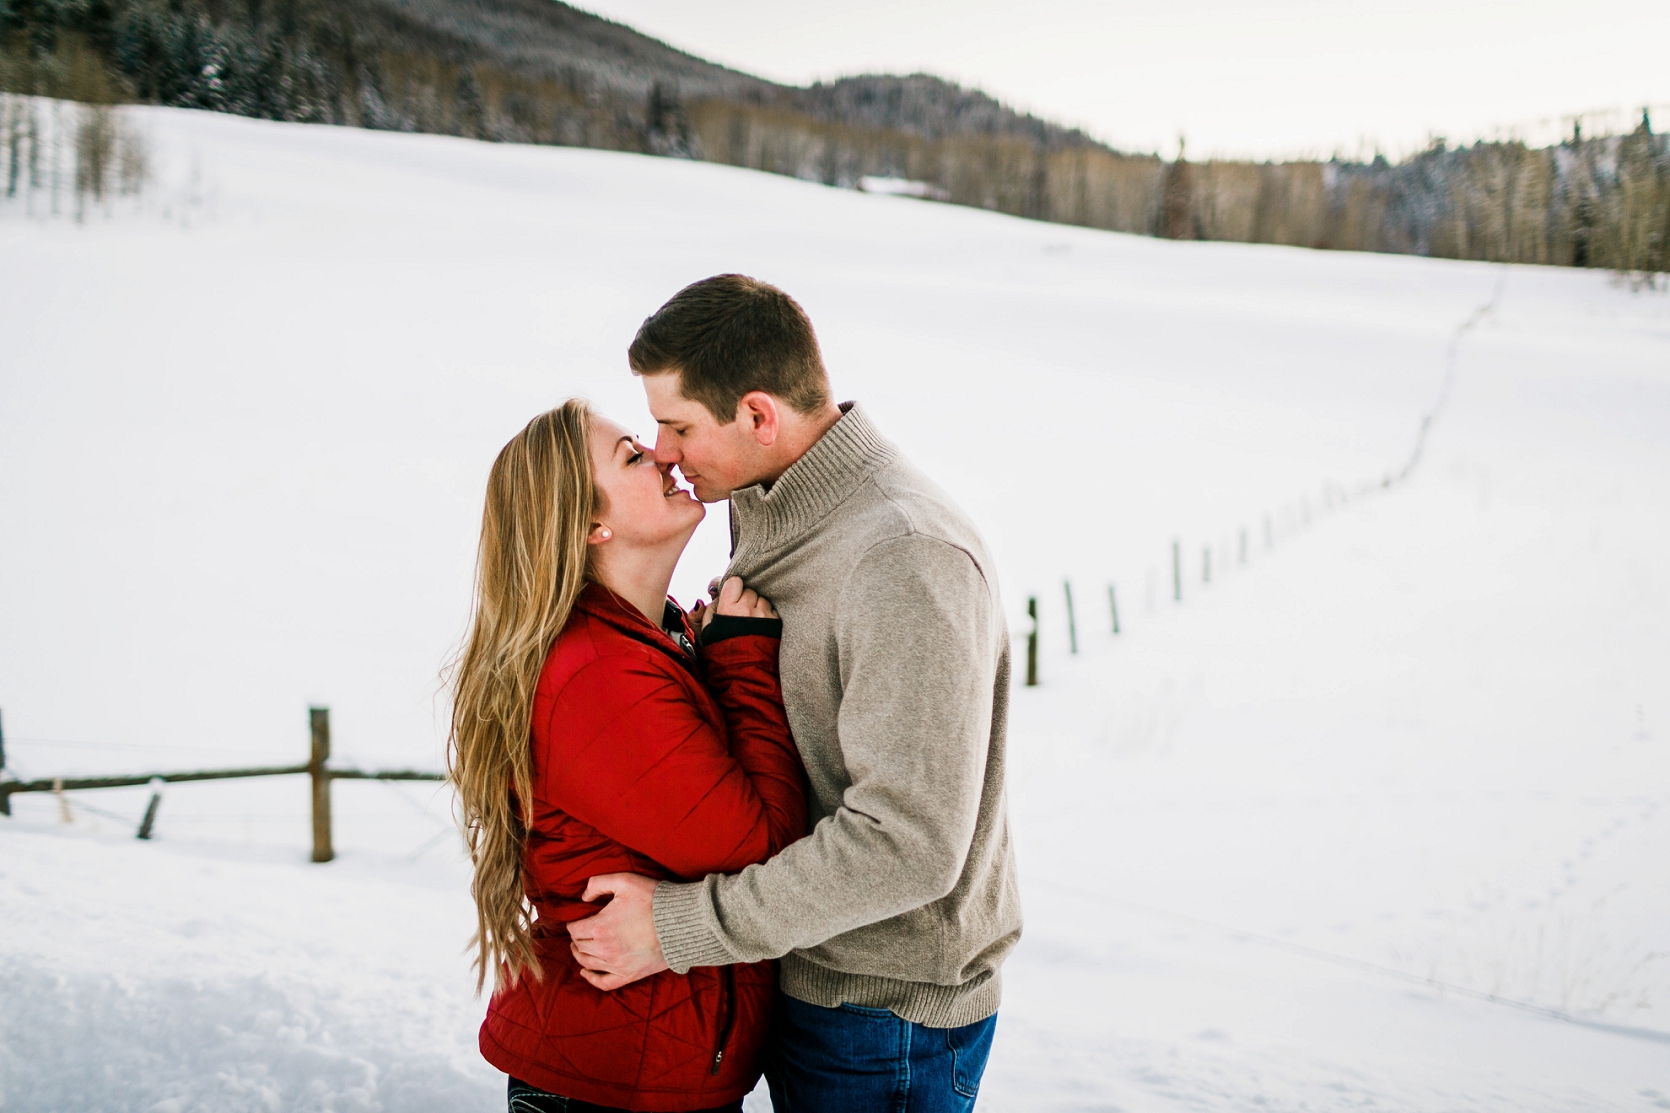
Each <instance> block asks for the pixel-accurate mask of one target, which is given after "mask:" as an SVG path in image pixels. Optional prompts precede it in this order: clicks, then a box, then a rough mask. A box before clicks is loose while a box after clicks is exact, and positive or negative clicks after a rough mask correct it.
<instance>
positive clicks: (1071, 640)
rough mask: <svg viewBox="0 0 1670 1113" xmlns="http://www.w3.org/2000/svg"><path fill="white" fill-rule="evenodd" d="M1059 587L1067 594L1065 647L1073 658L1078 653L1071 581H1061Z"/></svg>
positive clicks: (1077, 627) (1077, 631) (1077, 629)
mask: <svg viewBox="0 0 1670 1113" xmlns="http://www.w3.org/2000/svg"><path fill="white" fill-rule="evenodd" d="M1061 586H1062V588H1063V589H1064V590H1065V591H1066V592H1067V647H1068V648H1069V649H1070V650H1072V652H1073V656H1075V657H1077V656H1078V652H1079V623H1078V619H1077V618H1076V617H1075V616H1074V614H1073V581H1072V580H1062V581H1061Z"/></svg>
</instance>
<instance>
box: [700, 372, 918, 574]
mask: <svg viewBox="0 0 1670 1113" xmlns="http://www.w3.org/2000/svg"><path fill="white" fill-rule="evenodd" d="M898 455H899V450H898V449H897V448H895V447H894V446H893V444H892V442H891V441H889V440H887V438H885V437H883V436H882V435H881V433H880V432H878V431H877V430H876V427H875V426H874V425H872V424H870V419H869V417H868V416H867V415H866V414H865V413H864V411H863V410H862V409H861V408H859V405H858V403H857V402H842V403H841V419H840V420H839V421H837V422H836V423H835V424H834V425H832V426H830V427H829V431H828V432H826V433H825V434H824V435H823V436H822V437H819V438H818V441H817V443H816V444H814V445H812V447H811V448H809V449H807V450H806V454H805V455H804V456H802V457H801V458H800V459H798V460H796V461H795V462H794V463H793V464H791V465H789V470H788V471H785V472H784V473H783V474H782V476H781V477H780V478H779V479H778V480H777V482H775V483H773V484H772V485H771V486H770V487H769V488H767V487H766V486H765V485H764V484H756V485H754V486H752V487H744V488H742V489H741V490H740V491H734V492H732V494H731V521H732V525H733V530H734V534H735V539H736V541H737V543H738V544H737V548H739V549H741V548H748V549H755V550H759V549H770V548H773V547H775V546H776V545H778V544H781V543H782V542H785V541H790V540H793V539H794V538H795V537H798V536H800V535H801V534H803V533H805V532H806V531H807V530H809V529H811V528H812V527H813V526H815V525H817V524H818V522H820V521H822V520H823V519H824V518H825V517H826V516H827V515H828V514H829V512H830V511H832V510H834V509H835V508H836V507H837V506H839V505H840V504H841V503H842V502H844V501H845V500H846V497H847V496H848V495H850V494H852V492H853V491H854V490H856V489H857V488H858V486H859V485H860V484H862V483H863V482H864V481H865V480H866V479H868V478H869V477H870V476H871V475H872V474H874V473H875V472H876V471H877V470H879V469H880V468H882V467H884V466H885V465H887V464H889V463H891V462H892V461H893V460H894V459H896V458H897V457H898Z"/></svg>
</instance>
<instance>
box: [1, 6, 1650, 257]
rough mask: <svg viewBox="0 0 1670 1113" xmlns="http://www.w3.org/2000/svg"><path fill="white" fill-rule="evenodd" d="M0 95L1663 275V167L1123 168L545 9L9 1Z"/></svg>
mask: <svg viewBox="0 0 1670 1113" xmlns="http://www.w3.org/2000/svg"><path fill="white" fill-rule="evenodd" d="M0 89H4V90H9V91H12V92H20V93H30V94H35V95H44V96H53V97H61V98H66V99H71V100H78V101H82V102H85V103H92V104H110V103H120V102H142V103H153V104H164V105H173V106H179V107H187V108H202V109H210V110H213V111H219V112H229V113H235V114H238V115H244V116H254V117H260V118H264V119H274V120H290V121H298V122H312V123H330V124H343V125H350V126H358V127H368V128H379V129H389V130H400V131H422V132H435V133H441V134H450V135H463V136H470V137H475V138H480V139H488V140H499V141H506V142H524V143H546V144H559V145H565V146H582V147H596V148H603V149H608V150H620V151H634V152H641V153H646V154H656V155H670V156H677V157H688V158H697V159H705V160H709V161H714V162H722V163H728V164H731V165H735V166H743V167H748V168H751V169H756V170H764V171H768V172H772V173H778V174H788V175H792V176H795V177H798V178H803V179H807V180H811V181H819V182H824V183H826V184H829V185H834V186H845V187H851V186H854V185H856V184H857V183H858V181H859V180H860V179H861V178H864V177H866V176H885V177H899V178H907V179H910V180H912V181H917V182H922V183H926V184H928V185H929V186H931V187H932V191H931V192H932V195H933V196H936V197H940V198H944V199H947V200H949V201H951V202H952V203H956V204H964V205H973V206H977V207H981V208H986V209H992V210H995V211H998V212H1004V213H1010V214H1013V215H1016V216H1023V217H1030V218H1034V219H1038V220H1046V221H1055V222H1059V223H1065V224H1077V225H1083V226H1087V227H1093V228H1105V229H1111V230H1116V231H1122V232H1133V233H1139V234H1145V235H1156V236H1166V237H1171V238H1176V239H1205V240H1230V241H1237V242H1249V243H1275V244H1290V245H1295V246H1303V247H1315V248H1335V249H1347V250H1363V251H1382V252H1396V253H1405V254H1417V255H1432V256H1439V257H1445V258H1457V259H1484V260H1491V261H1500V262H1521V263H1548V264H1560V265H1568V266H1593V267H1609V268H1614V269H1618V270H1628V271H1645V272H1654V271H1667V270H1670V145H1667V142H1666V137H1665V136H1663V135H1659V134H1656V133H1655V132H1654V131H1653V130H1652V123H1651V120H1650V118H1649V117H1648V116H1647V115H1646V114H1645V113H1643V116H1642V119H1641V122H1640V124H1639V126H1638V127H1636V128H1635V129H1634V130H1633V131H1631V132H1630V133H1628V134H1625V135H1615V136H1602V137H1583V136H1581V135H1580V134H1573V135H1572V136H1571V137H1570V138H1569V139H1568V140H1566V141H1564V142H1561V143H1559V144H1556V145H1554V146H1550V147H1544V148H1532V147H1529V146H1527V145H1525V144H1523V143H1519V142H1488V143H1484V142H1481V143H1476V144H1473V145H1471V146H1462V147H1449V146H1446V145H1445V144H1443V143H1442V142H1437V143H1434V144H1433V145H1432V147H1431V148H1430V149H1428V150H1426V151H1423V152H1421V153H1419V154H1417V155H1415V156H1413V157H1411V158H1407V159H1403V160H1401V161H1398V162H1391V161H1389V160H1386V159H1384V158H1376V159H1374V160H1372V161H1347V160H1339V159H1335V160H1330V161H1321V160H1298V161H1287V162H1265V163H1257V162H1248V161H1231V160H1207V161H1202V162H1194V163H1191V162H1188V161H1186V160H1185V159H1184V158H1183V157H1182V155H1181V153H1179V156H1178V157H1177V158H1176V159H1172V160H1169V161H1168V160H1164V159H1161V158H1160V157H1158V156H1156V155H1148V154H1135V153H1126V152H1121V151H1117V150H1114V149H1112V148H1110V147H1108V146H1106V145H1104V144H1101V143H1098V142H1095V141H1093V140H1092V139H1090V138H1089V137H1087V136H1085V135H1084V134H1083V133H1082V132H1080V131H1077V130H1073V129H1067V128H1063V127H1060V126H1058V125H1055V124H1052V123H1050V122H1048V121H1045V120H1041V119H1038V118H1037V117H1033V116H1030V115H1025V114H1022V113H1017V112H1014V111H1012V110H1010V109H1008V108H1007V107H1005V106H1004V105H1002V104H1000V103H999V102H997V101H996V100H994V99H993V98H991V97H988V96H986V95H985V94H983V93H980V92H978V91H974V90H967V89H962V88H960V87H958V86H956V85H954V84H951V83H949V82H945V81H941V80H939V79H937V78H933V77H928V76H925V75H911V76H907V77H895V76H886V75H866V76H861V77H853V78H846V79H842V80H840V81H835V82H830V83H820V84H817V85H813V86H811V87H809V88H796V87H791V86H783V85H776V84H773V83H771V82H767V81H764V80H761V79H759V78H756V77H752V76H750V75H747V74H742V73H738V72H736V71H733V70H728V69H725V68H723V67H720V66H716V65H713V64H712V63H709V62H706V61H703V60H702V59H699V58H695V57H693V56H691V55H688V54H684V53H682V52H680V51H677V50H674V49H673V48H671V47H668V46H666V45H665V44H663V43H660V42H657V41H656V40H654V39H651V38H648V37H647V36H644V35H640V34H638V33H637V32H635V31H632V30H631V29H630V28H627V27H624V26H621V25H619V24H615V23H611V22H609V21H607V20H603V19H600V18H599V17H596V16H592V15H589V14H587V13H584V12H580V11H578V10H576V9H573V8H569V7H567V6H565V5H563V4H560V3H556V2H554V0H477V2H474V3H468V4H466V3H463V2H461V0H0Z"/></svg>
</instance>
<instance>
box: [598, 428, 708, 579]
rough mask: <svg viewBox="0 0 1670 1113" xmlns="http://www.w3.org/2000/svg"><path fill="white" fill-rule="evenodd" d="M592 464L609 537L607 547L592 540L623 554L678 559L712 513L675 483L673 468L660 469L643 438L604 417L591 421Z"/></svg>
mask: <svg viewBox="0 0 1670 1113" xmlns="http://www.w3.org/2000/svg"><path fill="white" fill-rule="evenodd" d="M591 462H592V474H593V476H594V477H595V479H596V483H597V488H598V493H599V494H601V495H602V496H603V498H602V503H603V505H602V508H601V509H600V510H599V511H598V514H597V521H598V524H599V525H600V526H602V527H603V528H604V529H606V530H608V531H609V536H608V538H607V539H606V541H604V539H602V538H599V537H598V532H599V531H598V530H596V529H594V530H593V531H592V538H593V540H597V541H604V543H606V544H610V545H614V546H616V547H617V548H618V549H638V548H642V549H659V548H662V547H669V546H676V547H675V548H674V551H673V557H674V559H677V556H678V553H680V552H683V550H684V544H685V542H687V541H689V540H690V535H691V534H692V533H695V532H696V526H697V525H699V524H700V523H701V520H702V517H703V515H705V514H706V513H707V508H706V507H704V506H703V505H702V504H701V503H699V502H697V501H696V500H695V499H694V498H692V497H691V495H690V492H689V491H687V490H685V489H684V488H682V487H680V486H679V485H678V484H677V483H676V482H675V481H674V480H673V475H672V465H670V464H669V465H667V466H666V467H661V466H659V465H657V464H656V462H655V454H654V453H653V452H651V451H650V450H649V449H647V448H645V447H644V446H643V445H641V444H639V443H638V438H636V437H634V436H633V435H632V434H631V433H628V432H627V431H626V430H625V429H623V428H621V427H620V426H619V425H617V424H615V423H614V422H613V421H610V420H609V419H608V418H606V417H602V416H599V415H593V417H592V419H591Z"/></svg>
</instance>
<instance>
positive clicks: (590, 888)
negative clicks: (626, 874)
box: [580, 873, 621, 901]
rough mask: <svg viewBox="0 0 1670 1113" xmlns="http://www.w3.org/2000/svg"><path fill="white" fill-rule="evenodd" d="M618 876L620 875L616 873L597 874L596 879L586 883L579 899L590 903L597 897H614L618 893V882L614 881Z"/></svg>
mask: <svg viewBox="0 0 1670 1113" xmlns="http://www.w3.org/2000/svg"><path fill="white" fill-rule="evenodd" d="M620 876H621V875H620V874H618V873H600V874H598V875H597V876H596V877H594V878H592V879H591V880H590V881H587V882H586V891H585V892H583V893H581V894H580V899H581V900H585V901H592V900H597V899H598V898H599V897H604V896H611V897H612V896H614V895H615V894H616V893H618V892H620V882H619V881H617V880H616V878H618V877H620Z"/></svg>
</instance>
